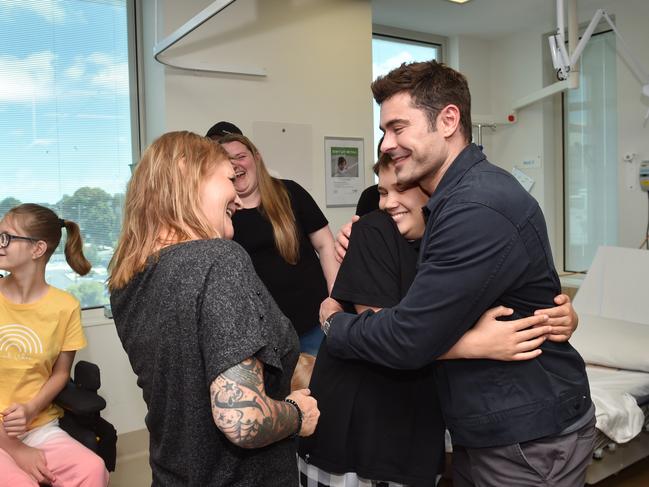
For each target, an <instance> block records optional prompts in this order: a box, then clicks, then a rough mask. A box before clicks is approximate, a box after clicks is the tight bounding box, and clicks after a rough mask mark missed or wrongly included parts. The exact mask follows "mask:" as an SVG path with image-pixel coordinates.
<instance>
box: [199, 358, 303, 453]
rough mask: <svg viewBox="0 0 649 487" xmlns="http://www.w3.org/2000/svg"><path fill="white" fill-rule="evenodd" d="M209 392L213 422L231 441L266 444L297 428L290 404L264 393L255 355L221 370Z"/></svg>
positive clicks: (262, 380) (283, 436)
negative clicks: (223, 370)
mask: <svg viewBox="0 0 649 487" xmlns="http://www.w3.org/2000/svg"><path fill="white" fill-rule="evenodd" d="M210 391H211V398H212V415H213V416H214V422H215V423H216V425H217V427H218V428H219V429H220V430H221V431H222V432H223V433H224V434H225V435H226V436H227V437H228V438H229V439H230V441H232V442H233V443H235V444H237V445H239V446H241V447H244V448H258V447H262V446H266V445H268V444H270V443H273V442H275V441H277V440H280V439H282V438H285V437H287V436H288V435H290V434H292V433H294V432H295V428H297V416H296V414H295V409H294V408H293V406H291V405H290V404H287V403H285V402H283V401H275V400H274V399H271V398H270V397H268V396H266V392H265V390H264V378H263V366H262V364H261V362H259V360H257V359H255V358H249V359H246V360H244V361H243V362H241V363H240V364H238V365H235V366H234V367H232V368H230V369H228V370H226V371H225V372H223V373H222V374H221V375H219V376H218V377H217V378H216V380H215V381H214V382H213V383H212V386H211V387H210Z"/></svg>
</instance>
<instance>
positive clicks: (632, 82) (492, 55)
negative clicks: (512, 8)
mask: <svg viewBox="0 0 649 487" xmlns="http://www.w3.org/2000/svg"><path fill="white" fill-rule="evenodd" d="M578 5H579V1H578ZM584 6H585V7H586V8H582V9H580V10H579V22H580V24H581V23H587V22H588V21H590V19H591V18H592V16H593V14H594V12H595V9H596V8H605V9H606V10H607V11H608V12H609V13H610V14H613V15H614V17H615V22H616V25H617V27H618V29H619V31H620V32H621V33H622V35H623V36H624V38H625V40H626V41H627V43H628V44H629V46H630V48H631V50H632V51H633V54H634V56H635V57H637V58H638V59H639V60H640V62H641V64H643V65H644V66H645V67H647V69H649V50H647V49H646V46H647V45H648V44H649V29H647V21H648V20H649V2H647V1H645V0H608V1H606V0H595V1H591V2H588V4H585V5H584ZM554 22H555V20H554V19H540V20H539V25H538V26H537V28H535V29H533V30H527V31H525V32H519V33H515V34H512V35H508V36H506V37H503V38H500V39H497V40H491V41H484V40H476V39H470V38H467V37H466V36H462V37H454V38H453V37H452V38H451V39H450V42H449V46H450V48H449V51H450V55H451V56H450V60H449V61H450V63H451V65H453V66H454V67H457V68H458V69H460V71H462V72H463V73H465V74H466V75H467V77H468V79H469V84H470V87H471V92H472V95H473V100H472V101H473V117H474V119H475V120H479V121H487V120H488V119H491V120H493V121H496V122H501V123H502V124H503V125H500V126H499V127H498V129H497V130H496V132H494V133H493V134H492V133H490V131H485V132H483V137H484V139H483V143H484V145H485V151H486V153H487V155H488V157H489V159H490V160H491V161H492V162H493V163H495V164H498V165H500V166H502V167H504V168H505V169H508V170H511V169H512V167H513V166H515V165H520V164H521V163H522V161H523V160H528V159H530V158H533V157H538V158H539V160H540V162H541V168H538V169H526V170H525V172H526V173H528V174H529V175H530V176H532V177H533V178H534V179H535V181H536V183H535V185H534V187H533V189H532V195H533V196H534V197H535V198H536V199H537V200H538V201H539V203H540V204H541V206H542V208H543V210H544V213H545V216H546V220H547V222H548V227H549V228H548V229H549V234H550V238H551V242H552V246H553V251H554V256H555V262H556V264H557V266H558V267H559V268H562V248H563V241H562V240H563V230H562V229H563V216H562V214H561V213H562V198H563V196H562V191H563V188H562V180H561V178H562V175H561V173H562V167H561V158H562V133H561V130H560V116H561V115H560V103H558V102H557V100H559V99H560V97H559V96H556V97H554V99H547V100H546V101H545V102H539V103H536V104H534V105H532V106H529V107H527V108H524V109H522V110H520V111H519V112H518V114H517V115H518V121H517V122H516V123H515V124H508V123H507V122H506V116H507V114H508V113H509V111H510V107H511V106H512V104H513V102H514V101H515V100H517V99H518V98H520V97H522V96H524V95H527V94H530V93H532V92H534V91H536V90H538V89H540V88H542V87H543V86H546V85H548V84H549V83H550V82H551V81H553V80H548V73H547V70H548V66H549V69H551V65H549V62H548V60H547V59H545V60H543V51H544V42H546V41H544V39H543V34H545V33H548V32H550V31H553V30H554V29H555V24H554ZM485 86H488V87H489V89H488V90H485V89H484V87H485ZM640 90H641V86H640V83H639V82H638V80H637V79H636V78H635V77H634V76H633V74H632V72H631V71H630V70H629V68H628V66H627V65H626V63H625V61H624V60H623V59H622V58H621V57H618V63H617V97H618V134H617V135H618V162H619V171H618V194H619V202H618V203H619V215H618V221H619V232H618V244H619V245H620V246H628V247H637V246H638V245H639V243H640V242H641V241H642V239H643V237H644V230H645V227H646V224H647V197H646V195H645V194H644V193H642V192H641V191H640V190H639V189H637V187H636V189H635V190H632V191H631V190H628V189H626V188H625V185H624V183H625V171H626V165H627V164H626V163H624V162H623V161H622V158H623V155H624V154H625V153H627V152H634V153H636V154H638V157H637V158H636V162H635V163H634V167H633V168H632V170H633V171H634V174H636V177H637V169H638V161H640V160H643V159H649V133H648V130H649V127H647V126H644V127H643V126H642V120H643V117H644V115H645V113H646V112H647V109H648V108H649V101H648V100H647V98H646V97H645V98H643V97H641V95H640Z"/></svg>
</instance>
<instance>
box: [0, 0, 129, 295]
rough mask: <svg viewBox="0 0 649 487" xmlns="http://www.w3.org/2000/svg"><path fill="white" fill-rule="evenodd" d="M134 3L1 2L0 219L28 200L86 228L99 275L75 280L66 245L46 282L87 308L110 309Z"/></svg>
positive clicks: (124, 172) (125, 171)
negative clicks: (110, 264)
mask: <svg viewBox="0 0 649 487" xmlns="http://www.w3.org/2000/svg"><path fill="white" fill-rule="evenodd" d="M128 5H130V2H129V3H128ZM128 5H127V1H126V0H47V1H46V0H43V1H36V0H34V1H22V2H17V1H13V0H0V146H2V148H3V154H2V172H1V173H0V182H1V184H2V188H3V193H2V195H1V196H0V217H1V216H2V215H4V214H5V213H6V211H7V210H8V209H10V208H11V207H13V206H15V205H17V204H19V203H26V202H30V203H39V204H42V205H44V206H48V207H50V208H52V209H53V210H54V211H56V212H57V213H58V215H59V216H60V217H62V218H66V219H70V220H73V221H75V222H77V223H78V224H79V226H80V227H81V233H82V236H83V237H84V244H85V247H84V250H85V254H86V257H87V258H88V259H89V260H90V262H91V263H92V265H93V269H92V271H91V272H90V274H89V275H87V276H85V277H79V276H77V275H76V274H75V273H74V272H73V271H72V270H71V269H70V268H69V267H68V266H67V264H66V262H65V257H64V255H63V242H62V243H61V245H60V246H59V248H58V249H57V250H56V252H55V253H54V255H53V256H52V258H51V260H50V263H49V264H48V267H47V270H46V278H47V280H48V282H49V283H50V284H52V285H54V286H56V287H59V288H62V289H66V290H68V291H69V292H71V293H73V294H74V295H75V296H77V298H78V299H79V300H80V301H81V304H82V306H83V307H84V308H88V307H95V306H101V305H103V304H105V303H107V302H108V295H107V291H106V288H105V285H104V281H105V280H106V277H107V270H106V268H107V265H108V262H109V260H110V258H111V256H112V253H113V248H114V246H115V243H116V241H117V238H118V233H119V228H120V223H121V212H122V201H123V196H124V191H125V186H126V183H127V181H128V179H129V177H130V166H129V165H130V164H132V162H133V149H134V145H136V144H132V135H131V134H132V131H131V128H132V123H131V120H132V117H131V98H130V94H129V54H128V53H129V38H128V35H127V31H128V21H127V19H130V16H129V15H128V9H127V6H128ZM133 125H134V124H133ZM136 149H139V147H136ZM64 235H65V232H64Z"/></svg>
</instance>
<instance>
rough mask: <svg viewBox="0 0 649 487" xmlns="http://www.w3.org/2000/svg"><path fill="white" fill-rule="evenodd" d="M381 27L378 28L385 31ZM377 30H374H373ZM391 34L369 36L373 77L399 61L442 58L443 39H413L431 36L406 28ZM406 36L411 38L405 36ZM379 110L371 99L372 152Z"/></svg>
mask: <svg viewBox="0 0 649 487" xmlns="http://www.w3.org/2000/svg"><path fill="white" fill-rule="evenodd" d="M386 29H387V28H385V27H383V28H380V29H379V30H383V31H385V30H386ZM376 30H377V29H375V31H376ZM390 31H391V33H390V35H388V34H387V33H386V34H383V33H377V32H375V33H374V35H373V36H372V78H373V79H376V78H377V77H379V76H382V75H384V74H387V73H389V72H390V71H392V70H393V69H394V68H398V67H399V66H400V65H401V63H411V62H416V61H430V60H431V59H434V60H436V61H440V62H441V61H442V42H443V39H436V41H433V40H427V41H422V40H414V39H416V38H419V39H421V38H428V39H431V38H432V37H433V36H430V35H426V34H420V33H415V32H408V31H399V30H397V29H390ZM406 36H408V37H410V39H409V38H407V37H406ZM380 117H381V109H380V108H379V106H378V105H377V104H376V102H374V153H375V154H376V146H377V145H378V143H379V140H381V136H382V135H383V134H382V133H381V129H380V128H379V121H380Z"/></svg>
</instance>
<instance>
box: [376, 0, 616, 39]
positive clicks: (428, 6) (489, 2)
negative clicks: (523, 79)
mask: <svg viewBox="0 0 649 487" xmlns="http://www.w3.org/2000/svg"><path fill="white" fill-rule="evenodd" d="M565 4H566V8H567V4H568V0H565ZM606 4H609V5H610V4H611V0H578V1H577V5H578V8H579V11H580V13H582V12H583V14H585V15H587V16H588V17H591V16H592V14H593V13H594V12H595V9H597V8H599V7H602V6H603V5H606ZM566 17H567V13H566ZM372 21H373V23H374V24H379V25H387V26H390V27H398V28H400V29H408V30H414V31H418V32H426V33H431V34H436V35H440V36H451V35H468V36H472V37H477V38H481V39H489V40H491V39H497V38H499V37H502V36H505V35H509V34H512V33H514V32H521V31H525V30H528V29H530V28H532V27H535V28H538V27H539V26H540V27H541V28H542V29H543V30H553V29H555V28H556V0H472V1H470V2H469V3H466V4H463V5H459V4H455V3H450V2H448V1H447V0H399V1H396V0H372Z"/></svg>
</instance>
